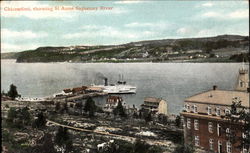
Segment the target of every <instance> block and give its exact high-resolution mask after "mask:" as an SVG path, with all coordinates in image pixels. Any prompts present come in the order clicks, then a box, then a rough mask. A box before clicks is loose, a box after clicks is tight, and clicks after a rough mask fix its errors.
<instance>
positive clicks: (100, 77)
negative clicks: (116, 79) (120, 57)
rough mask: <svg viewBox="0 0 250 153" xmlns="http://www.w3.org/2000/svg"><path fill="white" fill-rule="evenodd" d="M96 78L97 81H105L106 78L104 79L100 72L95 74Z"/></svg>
mask: <svg viewBox="0 0 250 153" xmlns="http://www.w3.org/2000/svg"><path fill="white" fill-rule="evenodd" d="M96 78H98V79H107V77H105V76H104V74H102V73H101V72H97V73H96Z"/></svg>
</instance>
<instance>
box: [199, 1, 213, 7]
mask: <svg viewBox="0 0 250 153" xmlns="http://www.w3.org/2000/svg"><path fill="white" fill-rule="evenodd" d="M201 6H203V7H212V6H214V4H213V3H212V2H206V3H203V4H201Z"/></svg>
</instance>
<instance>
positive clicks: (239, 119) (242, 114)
mask: <svg viewBox="0 0 250 153" xmlns="http://www.w3.org/2000/svg"><path fill="white" fill-rule="evenodd" d="M248 109H249V111H246V108H245V107H244V106H242V105H241V100H240V99H239V98H238V97H235V98H233V100H232V105H231V111H230V113H228V114H227V115H226V119H227V120H228V123H229V125H230V135H229V136H228V138H229V141H231V143H232V144H235V143H237V142H241V143H239V144H240V145H239V146H237V147H238V148H240V149H242V148H243V147H244V148H245V149H247V150H248V151H250V108H248ZM236 125H239V126H240V127H241V128H242V129H241V130H242V132H243V133H244V137H243V136H240V137H237V136H236V135H237V132H238V131H239V129H238V128H239V126H236ZM224 128H227V127H224Z"/></svg>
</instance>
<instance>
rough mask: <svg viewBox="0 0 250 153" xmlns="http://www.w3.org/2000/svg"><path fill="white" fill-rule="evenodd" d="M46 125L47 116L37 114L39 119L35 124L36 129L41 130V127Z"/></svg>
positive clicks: (40, 113)
mask: <svg viewBox="0 0 250 153" xmlns="http://www.w3.org/2000/svg"><path fill="white" fill-rule="evenodd" d="M45 124H46V118H45V116H44V115H43V113H42V112H39V113H38V114H37V119H36V120H35V122H34V126H35V127H36V128H40V127H44V126H45Z"/></svg>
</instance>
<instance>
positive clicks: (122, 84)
mask: <svg viewBox="0 0 250 153" xmlns="http://www.w3.org/2000/svg"><path fill="white" fill-rule="evenodd" d="M92 87H99V88H102V89H103V92H106V93H108V94H135V93H136V87H135V86H132V85H127V84H126V81H120V80H119V81H117V83H116V84H108V78H104V85H94V84H92Z"/></svg>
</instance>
